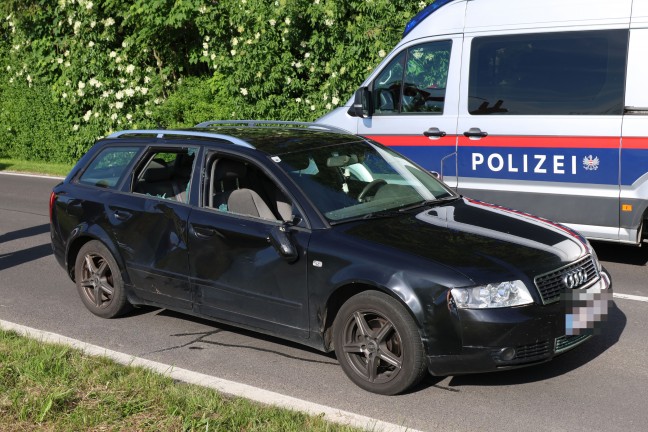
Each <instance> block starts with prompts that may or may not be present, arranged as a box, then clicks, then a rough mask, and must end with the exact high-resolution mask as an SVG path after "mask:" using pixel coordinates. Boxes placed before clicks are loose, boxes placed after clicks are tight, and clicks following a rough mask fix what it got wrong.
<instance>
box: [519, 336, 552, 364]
mask: <svg viewBox="0 0 648 432" xmlns="http://www.w3.org/2000/svg"><path fill="white" fill-rule="evenodd" d="M548 354H549V342H546V341H545V342H538V343H535V344H531V345H522V346H519V347H517V348H515V358H514V360H533V359H536V358H539V357H540V358H541V357H546V356H547V355H548Z"/></svg>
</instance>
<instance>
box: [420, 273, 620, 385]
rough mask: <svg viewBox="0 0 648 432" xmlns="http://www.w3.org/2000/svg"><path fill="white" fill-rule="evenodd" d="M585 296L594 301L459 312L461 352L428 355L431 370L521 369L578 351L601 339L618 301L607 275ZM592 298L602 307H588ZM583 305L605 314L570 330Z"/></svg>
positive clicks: (438, 372) (438, 373)
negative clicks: (576, 311)
mask: <svg viewBox="0 0 648 432" xmlns="http://www.w3.org/2000/svg"><path fill="white" fill-rule="evenodd" d="M579 294H584V296H583V298H587V299H588V300H587V301H585V300H583V301H579V302H576V301H573V300H564V299H563V300H560V301H558V302H555V303H552V304H549V305H544V306H541V305H537V304H536V305H532V306H524V307H518V308H501V309H462V310H459V311H458V317H459V320H460V322H461V325H460V327H461V337H462V348H461V352H460V353H458V354H452V355H434V354H430V355H428V356H427V360H428V370H429V372H430V373H431V374H432V375H436V376H445V375H460V374H467V373H479V372H492V371H499V370H507V369H516V368H520V367H524V366H530V365H534V364H539V363H544V362H547V361H549V360H551V359H553V358H554V357H555V356H557V355H559V354H562V353H564V352H567V351H569V350H571V349H573V348H576V347H577V346H578V345H580V344H581V343H583V342H585V341H587V340H588V339H590V338H591V337H592V335H595V334H596V333H597V332H598V331H599V330H600V327H601V324H602V322H604V321H605V320H606V316H607V305H608V304H609V302H611V301H612V283H611V280H610V277H609V275H608V274H607V273H606V272H605V271H603V272H602V273H601V279H600V281H599V282H597V283H596V284H595V285H594V286H592V287H590V288H588V289H587V290H583V291H582V292H581V293H579ZM571 297H573V296H569V297H566V298H571ZM592 298H596V299H598V301H599V303H588V302H592V300H591V299H592ZM603 303H605V304H603ZM583 305H585V306H584V307H591V308H593V309H596V310H597V311H598V312H599V313H598V314H591V315H589V316H591V317H593V318H592V321H591V322H588V324H587V325H586V326H583V328H578V329H573V328H572V329H570V328H568V326H569V325H571V323H573V322H574V320H572V319H566V316H567V315H568V314H573V313H574V308H575V307H577V306H583ZM601 305H603V308H602V309H603V310H601ZM601 312H605V313H601Z"/></svg>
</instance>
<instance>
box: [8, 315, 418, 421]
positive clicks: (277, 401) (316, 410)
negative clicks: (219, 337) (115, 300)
mask: <svg viewBox="0 0 648 432" xmlns="http://www.w3.org/2000/svg"><path fill="white" fill-rule="evenodd" d="M0 328H2V329H4V330H8V331H9V330H11V331H15V332H16V333H19V334H21V335H24V336H27V337H30V338H33V339H38V340H42V341H44V342H49V343H57V344H63V345H67V346H70V347H72V348H76V349H79V350H81V351H83V352H84V353H86V354H88V355H93V356H103V357H108V358H110V359H112V360H114V361H116V362H117V363H120V364H123V365H126V366H141V367H145V368H148V369H151V370H153V371H155V372H158V373H160V374H162V375H166V376H169V377H171V378H173V379H176V380H179V381H183V382H186V383H190V384H196V385H200V386H203V387H209V388H212V389H214V390H217V391H219V392H220V393H224V394H227V395H231V396H237V397H242V398H246V399H251V400H253V401H255V402H259V403H262V404H265V405H273V406H278V407H281V408H287V409H291V410H295V411H301V412H305V413H307V414H310V415H313V416H320V415H321V416H322V417H323V418H324V419H326V420H328V421H330V422H334V423H341V424H347V425H351V426H354V427H357V428H363V429H365V430H368V431H374V432H380V431H382V432H405V431H408V432H419V431H417V430H415V429H410V428H407V427H405V426H401V425H397V424H393V423H387V422H384V421H380V420H376V419H372V418H370V417H365V416H362V415H359V414H355V413H352V412H348V411H342V410H339V409H337V408H332V407H329V406H326V405H320V404H316V403H313V402H308V401H305V400H301V399H297V398H294V397H291V396H286V395H283V394H280V393H275V392H271V391H269V390H264V389H261V388H258V387H253V386H250V385H247V384H241V383H237V382H234V381H229V380H225V379H222V378H217V377H214V376H211V375H205V374H201V373H198V372H193V371H190V370H187V369H181V368H177V367H175V366H171V365H167V364H164V363H159V362H156V361H152V360H147V359H144V358H141V357H135V356H132V355H129V354H124V353H120V352H118V351H112V350H109V349H106V348H102V347H100V346H97V345H91V344H89V343H85V342H82V341H79V340H76V339H72V338H69V337H67V336H63V335H59V334H56V333H51V332H48V331H44V330H38V329H35V328H31V327H26V326H23V325H20V324H15V323H12V322H9V321H4V320H0Z"/></svg>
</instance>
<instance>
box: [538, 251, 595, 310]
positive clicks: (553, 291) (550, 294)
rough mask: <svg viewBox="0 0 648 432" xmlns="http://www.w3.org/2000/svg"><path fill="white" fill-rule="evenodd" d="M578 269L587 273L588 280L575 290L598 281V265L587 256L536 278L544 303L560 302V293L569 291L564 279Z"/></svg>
mask: <svg viewBox="0 0 648 432" xmlns="http://www.w3.org/2000/svg"><path fill="white" fill-rule="evenodd" d="M578 268H582V269H583V270H585V271H586V272H587V279H585V281H583V282H582V283H581V284H580V285H578V286H575V287H574V289H578V288H583V287H586V286H588V285H590V284H592V283H593V282H594V281H596V280H598V278H599V273H598V271H597V270H596V264H595V263H594V259H593V258H592V257H591V256H587V257H585V258H583V259H581V260H579V261H576V262H575V263H572V264H569V265H568V266H565V267H562V268H560V269H558V270H554V271H552V272H549V273H545V274H543V275H540V276H536V278H535V284H536V287H537V288H538V291H539V292H540V297H541V298H542V302H543V303H544V304H548V303H553V302H556V301H558V299H560V293H561V292H563V290H566V289H567V288H566V287H565V284H564V283H563V278H564V277H565V275H566V274H567V273H569V272H570V271H573V270H576V269H578Z"/></svg>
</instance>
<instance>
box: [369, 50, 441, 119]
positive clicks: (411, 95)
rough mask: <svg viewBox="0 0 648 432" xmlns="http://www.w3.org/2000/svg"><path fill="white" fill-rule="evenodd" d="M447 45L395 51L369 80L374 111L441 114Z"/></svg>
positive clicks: (381, 112)
mask: <svg viewBox="0 0 648 432" xmlns="http://www.w3.org/2000/svg"><path fill="white" fill-rule="evenodd" d="M451 48H452V42H451V41H440V42H431V43H426V44H421V45H416V46H413V47H409V48H407V49H406V50H405V51H403V52H401V53H400V54H398V55H397V56H396V57H395V58H394V59H393V60H392V61H391V62H390V63H389V64H388V65H387V67H386V68H385V69H384V70H383V71H382V72H381V73H380V75H378V77H377V78H376V80H375V81H374V82H373V98H374V107H375V114H377V115H381V114H383V115H390V114H397V113H407V114H411V113H425V114H442V113H443V104H444V101H445V89H446V83H447V81H448V67H449V65H450V50H451Z"/></svg>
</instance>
